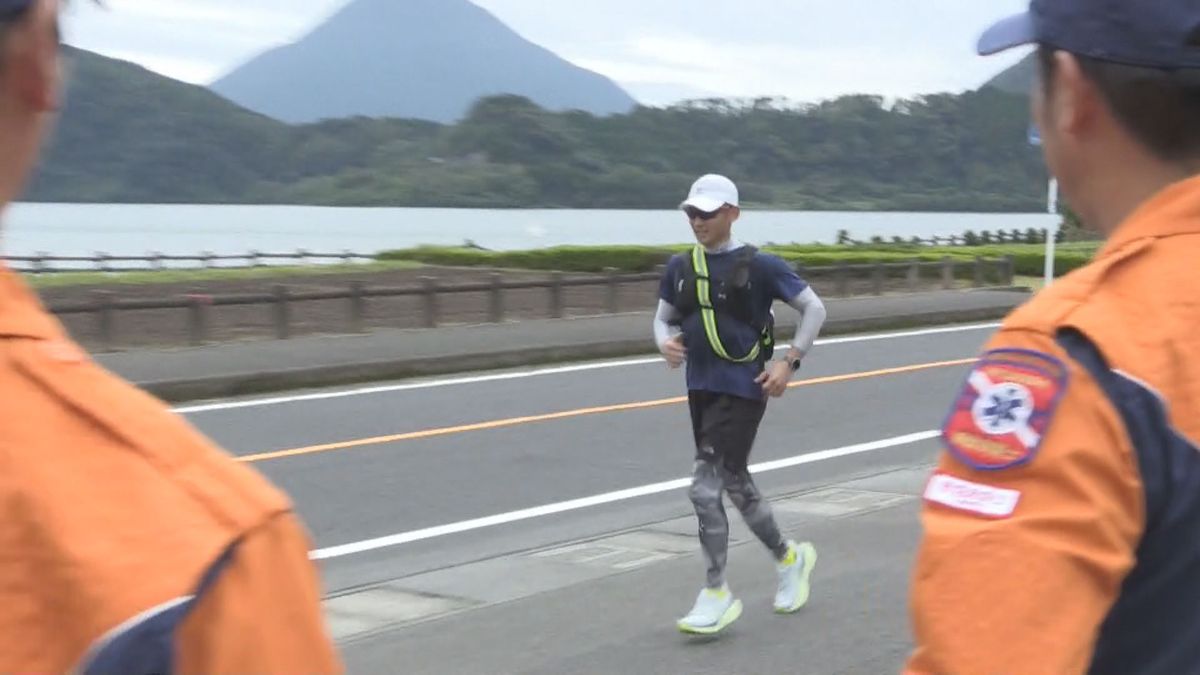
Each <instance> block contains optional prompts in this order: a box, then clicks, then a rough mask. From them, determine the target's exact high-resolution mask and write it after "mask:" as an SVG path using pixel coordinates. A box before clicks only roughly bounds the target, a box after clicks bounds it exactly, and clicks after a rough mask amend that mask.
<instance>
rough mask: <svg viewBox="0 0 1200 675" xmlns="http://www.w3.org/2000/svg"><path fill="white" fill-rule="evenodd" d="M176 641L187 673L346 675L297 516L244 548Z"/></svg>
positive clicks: (262, 531) (281, 519) (280, 520)
mask: <svg viewBox="0 0 1200 675" xmlns="http://www.w3.org/2000/svg"><path fill="white" fill-rule="evenodd" d="M177 640H178V642H177V646H178V656H179V672H180V673H182V674H185V675H201V674H207V673H256V674H259V675H274V674H276V673H278V674H279V675H285V674H286V675H310V674H311V675H325V674H326V673H341V672H343V668H342V665H341V663H340V662H339V661H338V657H337V655H336V653H335V650H334V647H333V643H332V641H331V640H330V637H329V634H328V632H327V631H326V627H325V619H324V616H323V614H322V610H321V589H320V587H319V583H318V580H317V575H316V571H315V569H314V567H313V564H312V562H310V561H309V558H308V537H307V535H305V534H304V532H303V530H302V528H301V526H300V523H299V522H298V520H297V519H296V518H295V516H294V515H292V514H290V513H289V514H284V515H280V516H278V517H276V518H275V519H274V520H273V521H271V522H269V523H267V524H266V525H264V526H263V527H261V528H259V529H258V530H255V531H254V532H252V533H250V534H249V535H247V536H246V538H245V539H243V540H242V541H241V542H239V544H238V545H237V547H236V548H235V549H234V551H233V556H232V558H231V559H230V562H229V563H228V565H227V566H226V567H225V568H224V569H223V570H221V572H220V576H219V577H217V579H216V581H215V582H214V583H213V585H212V586H211V587H210V588H209V589H208V590H207V591H206V592H205V593H204V594H203V595H202V596H201V597H200V598H199V599H198V600H197V604H196V608H195V610H194V611H193V612H192V613H191V615H190V616H189V617H188V619H187V620H186V621H185V622H184V624H183V626H182V628H181V630H180V634H179V636H178V637H177Z"/></svg>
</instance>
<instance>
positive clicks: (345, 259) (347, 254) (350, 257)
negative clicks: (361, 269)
mask: <svg viewBox="0 0 1200 675" xmlns="http://www.w3.org/2000/svg"><path fill="white" fill-rule="evenodd" d="M352 262H354V254H353V253H352V252H351V251H350V249H342V264H343V265H349V264H350V263H352Z"/></svg>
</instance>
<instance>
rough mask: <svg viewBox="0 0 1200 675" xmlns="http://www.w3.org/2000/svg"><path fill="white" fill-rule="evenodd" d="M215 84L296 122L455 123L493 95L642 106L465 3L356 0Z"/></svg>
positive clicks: (600, 110)
mask: <svg viewBox="0 0 1200 675" xmlns="http://www.w3.org/2000/svg"><path fill="white" fill-rule="evenodd" d="M212 89H213V91H215V92H217V93H219V94H221V95H222V96H225V97H226V98H228V99H230V100H232V101H234V102H236V103H238V104H240V105H242V106H243V107H246V108H249V109H251V110H256V111H258V112H260V113H263V114H265V115H269V116H271V117H273V118H276V119H279V120H283V121H285V122H290V123H304V122H313V121H317V120H321V119H328V118H341V117H354V116H366V117H404V118H418V119H426V120H433V121H439V122H451V121H455V120H458V119H459V118H461V117H462V116H463V115H464V114H465V113H466V112H467V110H468V108H469V107H470V106H471V104H472V103H473V102H474V101H476V100H477V99H479V98H481V97H485V96H489V95H495V94H517V95H520V96H524V97H527V98H529V99H531V100H533V101H534V102H535V103H537V104H538V105H540V106H542V107H544V108H547V109H550V110H569V109H578V110H584V111H587V112H591V113H593V114H598V115H605V114H611V113H622V112H628V111H629V110H630V109H632V108H633V107H634V106H635V105H636V103H635V101H634V100H633V99H632V98H631V97H630V96H629V95H628V94H627V93H625V92H624V91H623V90H622V89H621V88H620V87H618V86H617V85H616V84H614V83H613V82H612V81H611V80H609V79H607V78H605V77H603V76H602V75H599V74H597V73H594V72H591V71H588V70H585V69H583V68H579V67H578V66H575V65H572V64H571V63H568V62H567V61H565V60H563V59H562V58H559V57H558V56H556V55H555V54H553V53H552V52H550V51H548V50H546V49H543V48H542V47H539V46H538V45H535V44H533V43H532V42H529V41H528V40H526V39H524V38H522V37H521V36H520V35H518V34H517V33H515V32H513V31H512V30H511V29H509V28H508V27H507V26H505V25H504V24H503V23H501V22H500V21H499V20H498V19H497V18H496V17H494V16H492V15H491V14H489V13H488V12H487V11H485V10H483V9H481V8H479V7H477V6H475V5H474V4H472V3H470V2H468V1H467V0H354V1H353V2H351V3H350V4H349V5H347V6H346V7H344V8H343V9H342V10H341V11H340V12H338V13H337V14H335V15H334V16H333V17H332V18H331V19H329V20H328V21H326V22H325V23H324V24H322V25H321V26H319V27H317V28H316V29H315V30H314V31H313V32H312V33H310V34H309V35H307V36H306V37H304V38H302V39H300V40H299V41H297V42H295V43H293V44H290V45H286V46H283V47H280V48H278V49H274V50H272V51H269V52H267V53H265V54H262V55H261V56H258V57H256V58H254V59H252V60H251V61H250V62H248V63H246V64H245V65H243V66H241V67H239V68H237V69H235V70H234V71H233V72H231V73H229V74H228V75H226V76H225V77H223V78H221V79H220V80H218V81H217V82H215V83H213V85H212Z"/></svg>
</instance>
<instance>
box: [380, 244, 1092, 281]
mask: <svg viewBox="0 0 1200 675" xmlns="http://www.w3.org/2000/svg"><path fill="white" fill-rule="evenodd" d="M1097 247H1098V245H1097V244H1095V243H1091V242H1083V243H1074V244H1063V245H1061V246H1060V247H1059V248H1058V249H1057V250H1056V252H1055V268H1056V271H1057V273H1058V274H1065V273H1066V272H1069V271H1071V270H1073V269H1076V268H1078V267H1082V266H1083V265H1085V264H1087V262H1088V261H1089V260H1091V257H1092V255H1093V254H1094V253H1095V251H1096V249H1097ZM689 248H690V245H688V244H679V245H676V246H664V247H653V246H567V247H557V248H546V249H538V250H534V251H484V250H479V249H474V248H446V247H434V246H425V247H420V248H415V249H406V250H401V251H386V252H384V253H382V254H380V258H381V259H385V260H405V261H410V262H419V263H425V264H429V265H454V266H462V267H494V268H511V269H532V270H558V271H563V272H601V271H604V270H605V269H610V268H611V269H616V270H619V271H623V272H646V271H650V270H653V269H654V268H655V267H656V266H657V265H661V264H663V263H665V262H666V261H667V259H668V258H670V256H671V255H672V254H674V253H678V252H682V251H686V250H689ZM763 250H765V251H768V252H770V253H774V254H776V255H778V256H779V257H781V258H783V259H784V260H787V261H788V262H792V263H797V264H799V265H802V266H804V267H823V266H830V265H837V264H840V263H846V264H870V263H876V262H905V261H910V260H922V261H928V262H934V261H938V260H941V259H942V258H947V257H948V258H952V259H954V260H963V261H966V260H974V259H975V258H976V257H982V258H998V257H1002V256H1007V255H1011V256H1012V257H1013V264H1014V268H1015V273H1016V274H1018V275H1028V276H1039V275H1041V274H1042V270H1043V265H1044V264H1045V260H1046V255H1045V246H1044V245H1042V244H1006V245H993V246H946V247H932V246H913V245H882V246H836V245H828V246H825V245H817V244H806V245H780V246H764V247H763Z"/></svg>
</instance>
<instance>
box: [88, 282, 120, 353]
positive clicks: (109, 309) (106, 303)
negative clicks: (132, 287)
mask: <svg viewBox="0 0 1200 675" xmlns="http://www.w3.org/2000/svg"><path fill="white" fill-rule="evenodd" d="M92 300H93V302H94V303H95V308H96V331H97V332H98V333H99V334H100V344H101V345H102V346H103V347H104V349H112V347H113V344H114V342H115V339H116V336H115V334H116V326H115V325H114V324H115V323H116V321H115V316H114V315H115V314H116V308H115V307H114V303H113V294H112V291H92Z"/></svg>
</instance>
